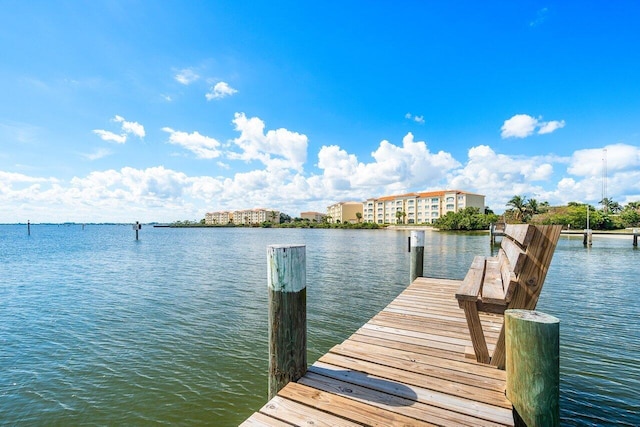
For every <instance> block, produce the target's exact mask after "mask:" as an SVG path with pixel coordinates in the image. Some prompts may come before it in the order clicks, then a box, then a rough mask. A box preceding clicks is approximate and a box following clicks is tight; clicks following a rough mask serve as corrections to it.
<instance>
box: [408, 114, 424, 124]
mask: <svg viewBox="0 0 640 427" xmlns="http://www.w3.org/2000/svg"><path fill="white" fill-rule="evenodd" d="M404 117H405V119H409V120H412V121H414V122H416V123H420V124H421V125H423V124H424V116H414V115H413V114H411V113H407V114H405V115H404Z"/></svg>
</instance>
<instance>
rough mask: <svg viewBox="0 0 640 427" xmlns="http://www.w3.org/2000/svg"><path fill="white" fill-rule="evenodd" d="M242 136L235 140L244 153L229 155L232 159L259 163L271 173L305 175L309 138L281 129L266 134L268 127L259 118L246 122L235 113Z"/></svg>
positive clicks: (244, 116)
mask: <svg viewBox="0 0 640 427" xmlns="http://www.w3.org/2000/svg"><path fill="white" fill-rule="evenodd" d="M233 123H234V124H235V130H237V131H239V132H240V136H239V137H238V138H236V139H234V140H233V143H234V144H235V145H236V146H237V147H239V148H240V149H241V150H242V152H241V153H229V156H230V158H235V159H241V160H245V161H251V160H258V161H260V162H262V163H263V164H264V165H266V166H267V168H269V169H294V170H297V171H299V172H302V168H303V165H304V163H305V162H306V160H307V143H308V140H307V136H306V135H303V134H300V133H297V132H292V131H290V130H287V129H284V128H280V129H276V130H269V131H267V132H266V133H265V123H264V122H263V121H262V120H260V119H259V118H258V117H252V118H247V116H246V115H245V114H244V113H236V114H235V118H234V119H233Z"/></svg>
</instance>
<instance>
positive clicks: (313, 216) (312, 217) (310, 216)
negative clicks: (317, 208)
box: [300, 212, 327, 222]
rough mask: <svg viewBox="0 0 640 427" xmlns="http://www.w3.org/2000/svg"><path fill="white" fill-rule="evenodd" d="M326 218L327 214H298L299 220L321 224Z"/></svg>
mask: <svg viewBox="0 0 640 427" xmlns="http://www.w3.org/2000/svg"><path fill="white" fill-rule="evenodd" d="M326 217H327V214H323V213H322V212H300V218H302V219H308V220H309V221H311V222H322V221H323V220H324V219H325V218H326Z"/></svg>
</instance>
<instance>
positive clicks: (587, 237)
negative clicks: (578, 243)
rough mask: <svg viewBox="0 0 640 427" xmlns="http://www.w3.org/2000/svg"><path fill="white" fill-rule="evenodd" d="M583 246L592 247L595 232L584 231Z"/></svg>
mask: <svg viewBox="0 0 640 427" xmlns="http://www.w3.org/2000/svg"><path fill="white" fill-rule="evenodd" d="M582 244H583V245H585V246H591V245H592V244H593V230H591V229H588V228H587V229H586V230H584V235H583V238H582Z"/></svg>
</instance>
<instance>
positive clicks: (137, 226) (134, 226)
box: [133, 221, 142, 240]
mask: <svg viewBox="0 0 640 427" xmlns="http://www.w3.org/2000/svg"><path fill="white" fill-rule="evenodd" d="M141 228H142V224H140V222H139V221H136V223H135V224H133V229H134V230H135V231H136V240H138V231H139V230H140V229H141Z"/></svg>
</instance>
